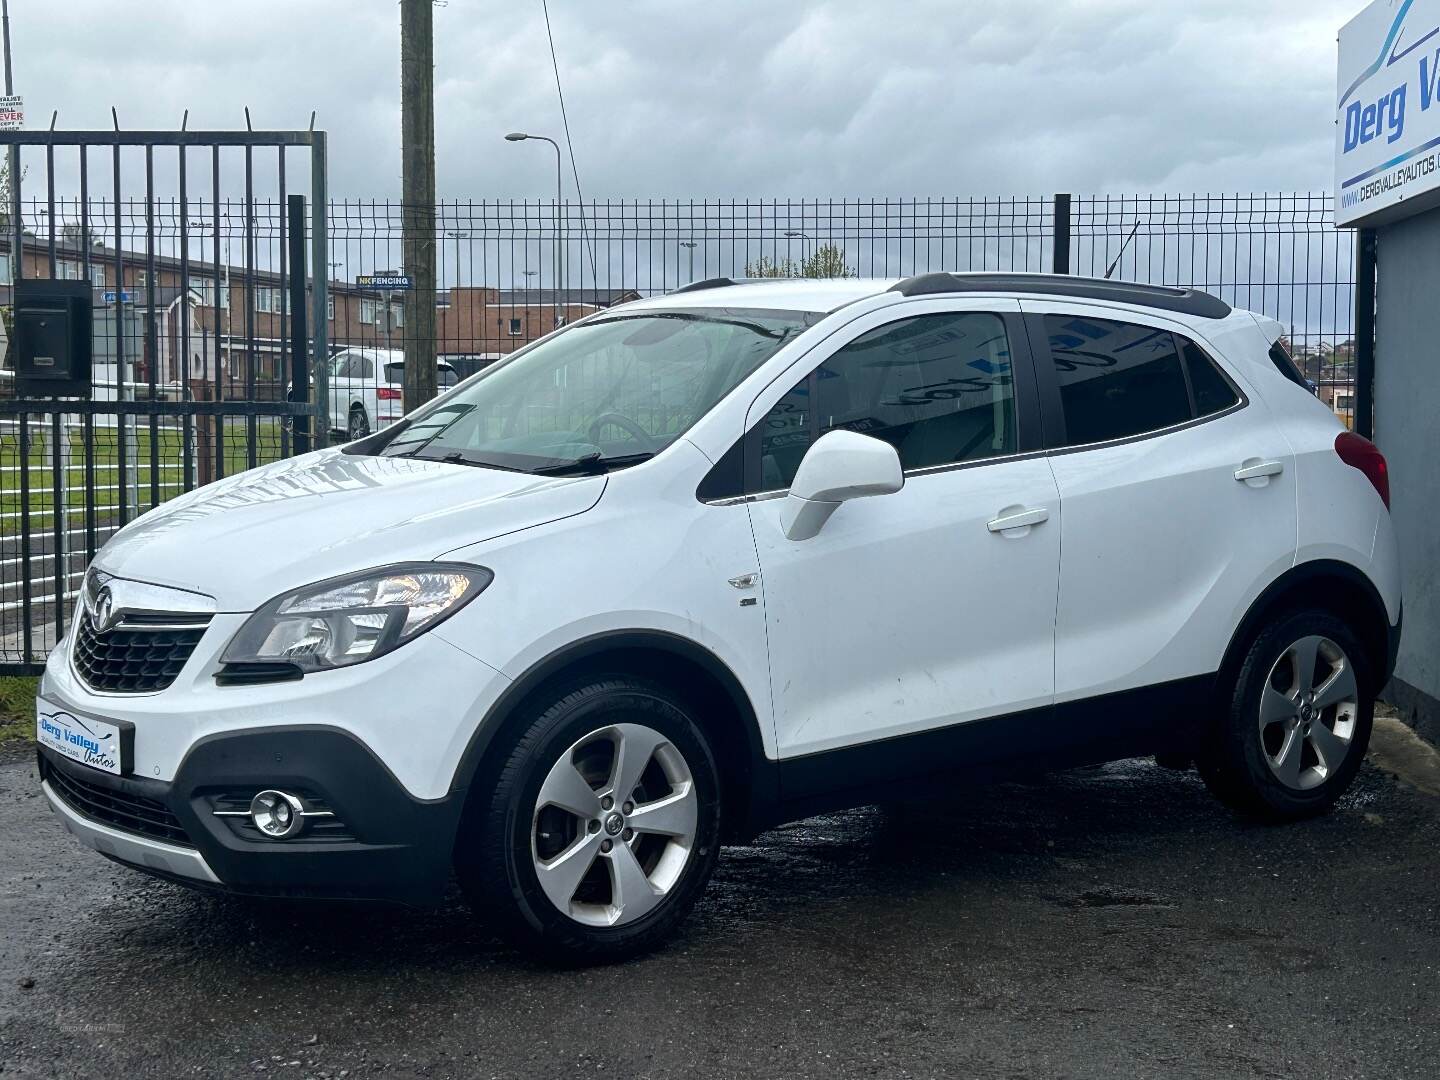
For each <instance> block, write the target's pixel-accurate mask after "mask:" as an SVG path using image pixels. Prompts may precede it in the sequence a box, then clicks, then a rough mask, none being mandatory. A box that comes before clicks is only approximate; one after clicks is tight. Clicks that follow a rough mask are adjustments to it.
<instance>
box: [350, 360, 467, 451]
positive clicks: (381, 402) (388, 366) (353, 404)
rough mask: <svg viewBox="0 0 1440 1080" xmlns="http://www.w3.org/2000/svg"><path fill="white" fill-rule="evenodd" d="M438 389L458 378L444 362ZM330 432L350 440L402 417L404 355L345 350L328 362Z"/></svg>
mask: <svg viewBox="0 0 1440 1080" xmlns="http://www.w3.org/2000/svg"><path fill="white" fill-rule="evenodd" d="M437 368H438V370H437V373H436V380H437V385H438V386H439V387H440V389H441V390H442V391H443V390H449V389H450V388H451V387H452V386H454V385H455V384H456V383H458V382H459V381H460V376H459V375H458V374H456V371H455V369H454V368H453V367H451V366H450V365H449V364H447V363H445V361H443V360H442V361H440V362H439V364H438V365H437ZM328 384H329V396H330V406H329V407H330V430H331V431H343V432H345V433H346V434H347V435H348V436H349V437H350V438H352V439H359V438H363V437H364V436H366V435H369V434H370V433H371V432H372V431H378V430H379V429H380V428H384V427H389V426H390V425H391V424H393V423H394V422H395V421H397V420H399V419H400V417H401V416H403V415H404V413H405V406H404V400H405V393H404V391H405V354H404V352H402V351H401V350H399V349H344V350H342V351H340V352H338V353H336V354H335V355H334V356H332V357H331V358H330V372H329V378H328Z"/></svg>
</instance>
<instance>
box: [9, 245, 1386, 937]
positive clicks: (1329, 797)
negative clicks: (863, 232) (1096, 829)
mask: <svg viewBox="0 0 1440 1080" xmlns="http://www.w3.org/2000/svg"><path fill="white" fill-rule="evenodd" d="M1280 332H1281V327H1280V326H1279V324H1278V323H1275V322H1274V321H1272V320H1270V319H1267V318H1264V317H1261V316H1258V315H1254V314H1251V313H1248V312H1244V311H1237V310H1232V309H1231V308H1230V307H1229V306H1228V305H1227V304H1225V303H1222V302H1221V301H1219V300H1217V299H1215V298H1214V297H1212V296H1209V295H1206V294H1204V293H1200V292H1194V291H1190V290H1183V289H1170V288H1158V287H1151V286H1142V285H1129V284H1123V283H1117V282H1113V281H1092V280H1084V279H1071V278H1054V277H1049V276H1043V275H1036V276H1026V275H951V274H928V275H923V276H921V277H916V278H910V279H907V280H904V281H899V282H890V281H880V282H876V281H858V280H845V281H826V282H813V281H812V282H802V281H771V282H763V283H758V282H757V283H738V284H737V283H731V282H728V281H724V280H719V281H713V282H708V283H704V284H702V285H699V286H689V287H687V288H685V289H682V290H680V291H678V292H676V293H673V294H671V295H668V296H664V297H659V298H654V299H648V300H643V301H639V302H636V303H631V304H628V305H626V306H624V307H619V308H614V309H609V310H606V311H602V312H599V313H597V314H595V315H592V316H590V317H588V318H586V319H584V320H582V321H580V322H578V323H576V324H574V325H572V326H569V327H566V328H564V329H563V330H561V331H559V332H557V333H555V334H553V335H550V336H549V337H547V338H544V339H542V340H540V341H538V342H535V343H533V344H531V345H529V346H527V347H526V348H524V349H522V350H520V351H518V352H516V353H515V354H514V355H513V356H511V357H510V358H509V359H507V360H505V361H502V362H500V363H498V364H496V365H494V366H493V367H491V368H489V369H487V370H486V371H484V372H482V373H480V374H479V375H477V376H475V377H474V378H473V379H471V380H468V381H466V382H465V383H464V384H462V385H460V386H458V387H456V388H455V389H454V390H452V391H451V392H450V393H448V394H445V395H443V396H441V397H440V398H438V399H437V400H435V401H433V402H432V403H430V404H428V405H426V406H424V407H423V408H421V409H418V410H416V411H415V412H414V413H413V414H411V415H409V416H407V417H405V418H404V419H403V420H402V421H401V422H399V423H396V424H393V425H392V426H390V427H388V428H386V429H384V430H383V431H379V432H376V433H374V434H372V435H370V436H368V437H366V438H363V439H361V440H359V441H357V442H355V443H352V444H350V445H348V446H344V447H340V448H332V449H327V450H321V451H317V452H314V453H311V454H307V455H305V456H302V457H298V458H294V459H291V460H287V461H280V462H276V463H275V464H272V465H268V466H265V467H262V468H260V469H256V470H252V471H251V472H248V473H245V474H243V475H240V476H236V477H233V478H230V479H227V480H224V481H222V482H220V483H217V484H214V485H212V486H210V487H207V488H204V489H201V490H197V491H194V492H191V493H189V494H188V495H185V496H183V497H181V498H179V499H176V500H174V501H173V502H170V503H167V504H165V505H164V506H161V507H159V508H158V509H156V510H154V511H152V512H150V513H148V514H146V515H145V516H143V517H141V518H140V519H138V520H137V521H134V522H132V523H131V524H130V525H128V526H127V527H126V528H125V529H123V530H122V531H121V532H120V533H119V534H118V535H117V536H116V537H115V538H114V539H112V540H111V541H110V542H109V543H108V544H106V546H105V547H104V548H103V549H102V550H101V551H100V553H99V555H98V557H97V558H96V560H95V562H94V565H93V566H92V567H91V568H90V570H89V572H88V574H87V576H86V579H85V582H84V585H83V612H82V613H81V614H80V616H79V618H78V619H77V620H76V622H75V625H74V626H73V628H72V629H71V630H70V632H69V634H68V636H67V637H66V639H65V640H64V642H63V643H62V644H61V645H60V647H59V648H58V649H57V650H56V651H55V653H54V654H53V655H52V656H51V658H50V660H49V664H48V667H47V670H46V673H45V675H44V678H43V681H42V683H41V685H40V688H39V701H38V713H39V720H38V727H39V737H40V743H41V747H40V751H39V756H40V777H41V782H42V787H43V789H44V793H45V795H46V797H47V798H48V799H49V801H50V803H51V805H52V806H53V808H54V810H55V812H56V813H57V814H58V815H59V816H60V818H61V820H62V821H63V822H64V823H65V824H66V826H67V827H68V828H69V829H70V831H71V832H73V833H74V834H75V835H77V836H78V837H79V838H80V839H81V840H83V841H84V842H85V843H87V844H89V845H91V846H93V847H96V848H98V849H99V850H101V851H103V852H104V853H105V854H107V855H109V856H110V857H112V858H114V859H118V860H119V861H121V862H124V863H128V864H130V865H132V866H135V867H137V868H140V869H144V870H149V871H152V872H154V873H159V874H162V875H164V876H166V877H168V878H170V879H172V880H175V881H181V882H186V883H191V884H196V885H204V886H209V887H216V888H223V889H229V890H232V891H235V892H240V893H246V894H259V895H283V896H303V895H314V896H331V897H333V896H347V897H348V896H363V897H383V898H390V899H398V900H405V901H424V900H433V899H435V898H437V897H439V896H441V895H442V894H443V893H444V891H445V889H446V887H447V883H448V882H449V881H450V880H451V877H452V872H453V873H455V874H458V877H459V881H460V883H461V885H462V886H463V888H464V890H465V892H466V894H467V895H468V896H469V897H470V898H471V900H472V902H473V903H474V905H475V906H476V907H477V908H478V909H480V910H483V911H484V912H486V913H487V917H488V918H492V919H494V920H496V921H497V922H498V923H500V924H502V925H504V926H505V927H507V928H508V929H509V930H510V931H512V932H513V933H514V934H515V935H517V936H518V937H519V938H520V939H521V940H522V941H524V942H526V943H528V944H529V945H531V946H533V947H535V948H537V949H539V950H542V951H544V952H547V953H550V954H558V955H561V956H564V957H567V958H582V959H614V958H618V957H624V956H628V955H632V954H634V953H636V952H638V951H640V950H643V949H645V948H647V947H649V946H651V945H653V944H655V943H656V942H658V941H659V940H661V939H663V938H665V937H666V936H667V935H669V934H670V933H671V932H672V931H673V930H674V929H675V927H676V925H677V923H679V921H680V920H681V919H682V918H683V917H684V915H685V913H686V912H687V911H688V910H689V909H690V907H691V905H692V904H694V903H695V901H696V898H697V897H698V896H699V895H700V893H701V891H702V890H703V889H704V887H705V884H706V881H707V880H708V879H709V877H710V873H711V870H712V868H713V867H714V865H715V861H716V859H717V857H718V856H719V851H720V845H721V844H723V843H726V842H729V841H735V840H740V839H743V838H747V837H751V836H754V835H755V834H756V833H757V832H758V831H760V830H763V829H765V828H767V827H771V826H774V825H775V824H777V823H780V822H785V821H788V820H793V819H797V818H801V817H804V816H808V815H812V814H815V813H817V812H820V811H828V810H833V809H836V808H843V807H849V806H855V805H860V804H864V803H867V802H871V801H875V800H877V799H881V798H892V797H896V796H911V795H919V794H930V793H935V792H944V791H946V790H952V789H954V788H955V787H956V786H961V785H970V784H972V783H974V782H976V781H977V780H979V779H984V778H990V777H994V776H997V775H1006V774H1008V773H1010V772H1012V771H1013V770H1024V771H1026V772H1031V771H1033V770H1036V769H1042V768H1054V767H1068V766H1079V765H1086V764H1092V763H1098V762H1105V761H1109V760H1113V759H1118V758H1124V757H1130V756H1134V755H1144V754H1155V755H1158V756H1159V757H1160V759H1161V760H1162V761H1163V762H1165V763H1167V764H1172V765H1183V764H1185V763H1188V762H1192V761H1193V762H1194V763H1195V764H1196V765H1197V766H1198V769H1199V772H1200V774H1201V776H1203V778H1204V780H1205V782H1206V783H1207V784H1208V785H1209V786H1210V788H1211V789H1212V790H1213V791H1214V792H1215V794H1217V795H1218V796H1219V797H1220V798H1221V799H1223V800H1224V801H1225V802H1226V803H1228V804H1229V805H1231V806H1233V807H1236V808H1238V809H1240V810H1243V811H1246V812H1249V813H1252V814H1255V815H1258V816H1261V817H1264V818H1267V819H1271V820H1289V819H1295V818H1300V817H1304V816H1306V815H1311V814H1315V813H1318V812H1320V811H1322V810H1324V809H1325V808H1327V807H1328V806H1330V804H1331V803H1333V802H1334V801H1335V799H1336V798H1337V797H1338V796H1339V795H1340V793H1341V792H1343V791H1344V790H1345V788H1346V787H1347V786H1348V785H1349V784H1350V782H1351V780H1352V778H1353V777H1354V776H1355V772H1356V770H1357V768H1358V767H1359V765H1360V761H1361V758H1362V756H1363V754H1364V751H1365V747H1366V742H1367V740H1368V738H1369V736H1370V728H1371V717H1372V708H1373V702H1374V698H1375V694H1376V692H1377V690H1378V688H1379V687H1380V686H1381V685H1382V684H1383V683H1384V682H1385V680H1386V678H1387V676H1388V673H1389V672H1390V670H1391V668H1392V665H1393V661H1394V654H1395V648H1396V643H1397V641H1398V635H1399V627H1400V621H1401V597H1400V585H1399V576H1398V571H1397V563H1396V551H1395V538H1394V535H1393V532H1392V528H1391V523H1390V516H1389V512H1388V509H1387V504H1388V498H1389V492H1388V483H1387V478H1386V469H1385V462H1384V459H1383V458H1382V457H1381V455H1380V454H1379V452H1378V451H1376V449H1375V448H1374V446H1372V445H1371V444H1370V443H1369V442H1367V441H1366V440H1364V439H1362V438H1360V437H1359V436H1357V435H1354V434H1352V433H1350V432H1347V431H1345V430H1344V428H1343V427H1342V426H1341V424H1340V422H1339V421H1338V420H1337V419H1336V418H1335V415H1334V414H1333V413H1332V412H1331V411H1330V410H1329V409H1328V408H1326V407H1325V406H1324V404H1322V403H1321V402H1319V401H1317V400H1316V398H1315V397H1314V396H1313V395H1312V394H1310V393H1309V392H1308V391H1307V390H1306V389H1305V387H1304V386H1303V385H1299V384H1297V383H1296V382H1295V381H1294V372H1293V365H1292V366H1291V370H1289V371H1287V370H1286V365H1287V364H1288V360H1286V358H1284V354H1283V350H1281V351H1279V352H1278V353H1277V354H1275V355H1272V347H1273V346H1274V345H1275V343H1276V342H1277V341H1278V339H1279V337H1280ZM1302 382H1303V380H1302Z"/></svg>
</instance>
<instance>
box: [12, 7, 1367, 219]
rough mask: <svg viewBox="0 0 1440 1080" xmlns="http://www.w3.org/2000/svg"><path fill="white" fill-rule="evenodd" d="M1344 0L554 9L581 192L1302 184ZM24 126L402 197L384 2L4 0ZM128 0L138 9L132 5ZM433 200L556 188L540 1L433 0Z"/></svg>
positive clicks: (1321, 174) (395, 73)
mask: <svg viewBox="0 0 1440 1080" xmlns="http://www.w3.org/2000/svg"><path fill="white" fill-rule="evenodd" d="M1360 6H1361V4H1360V2H1359V0H1342V2H1332V0H1184V2H1181V0H1149V2H1145V3H1142V2H1138V0H995V2H991V3H979V2H974V0H908V2H906V3H898V2H894V0H891V2H888V3H887V2H884V0H880V2H876V0H868V2H861V0H631V2H617V0H611V2H609V3H597V2H595V0H550V9H551V18H552V20H553V24H554V31H555V39H556V45H557V48H558V50H559V56H560V64H561V75H562V78H563V80H564V84H565V92H566V97H567V102H568V105H569V109H570V122H571V129H572V132H573V135H574V139H575V150H576V154H577V156H578V158H579V165H580V173H581V179H582V181H583V183H584V184H585V188H586V191H585V194H586V195H587V197H588V196H617V197H641V198H644V197H650V196H653V197H655V198H660V197H669V198H674V197H676V196H683V197H691V196H693V197H701V196H732V195H765V196H773V195H779V196H805V197H815V196H832V195H833V196H841V195H848V196H857V195H864V196H871V195H876V196H878V195H955V194H960V195H985V194H997V193H1005V194H1009V193H1027V194H1029V193H1035V194H1042V193H1047V192H1051V191H1056V190H1069V191H1075V192H1096V193H1121V192H1124V193H1130V192H1162V191H1196V190H1198V191H1207V190H1208V191H1252V190H1270V191H1276V190H1296V189H1299V190H1307V189H1308V190H1323V189H1326V188H1328V186H1329V185H1330V183H1331V182H1332V181H1331V176H1330V171H1331V165H1330V161H1331V149H1330V148H1331V140H1332V137H1333V134H1332V116H1333V95H1334V89H1333V88H1334V83H1335V72H1334V65H1335V33H1336V30H1337V29H1338V27H1339V26H1340V25H1341V24H1342V23H1343V22H1345V21H1346V20H1347V19H1349V18H1350V17H1351V16H1352V15H1353V14H1354V13H1355V11H1356V10H1358V8H1359V7H1360ZM10 11H11V24H12V35H13V41H14V57H15V81H16V89H17V91H19V92H20V93H22V94H23V95H24V96H25V99H26V110H27V114H28V116H29V120H30V126H35V127H38V126H43V125H45V124H48V122H49V117H50V112H51V110H52V109H58V110H59V126H61V127H67V128H81V127H108V126H109V123H110V116H109V110H110V106H111V105H114V106H116V107H117V108H118V110H119V113H120V119H121V122H122V124H124V125H125V126H126V127H128V128H145V127H172V126H176V125H178V123H179V121H180V116H181V112H182V110H184V109H185V108H187V107H188V108H189V110H190V127H191V128H192V129H194V128H200V127H240V126H242V125H243V113H242V109H243V107H244V106H246V105H248V106H249V107H250V109H251V113H252V116H253V118H254V122H255V126H256V127H274V128H288V127H304V126H306V125H307V124H308V123H309V120H310V113H311V110H312V109H313V110H315V111H316V112H317V114H318V120H317V124H318V126H321V127H324V128H326V129H327V130H328V131H329V132H330V137H331V142H330V147H331V151H330V168H331V178H332V179H331V190H332V192H333V193H334V194H336V195H348V196H367V197H368V196H374V197H377V198H379V197H386V196H393V195H395V194H397V193H398V190H399V175H400V164H399V162H400V155H399V148H398V144H399V129H400V124H399V107H398V95H399V90H398V87H399V29H398V22H399V9H398V5H397V4H396V3H395V2H393V0H247V2H245V3H243V4H235V3H224V2H221V0H145V3H144V4H143V5H142V4H133V3H130V4H126V3H121V4H117V3H114V2H113V0H104V2H101V0H65V2H63V3H57V2H55V0H44V2H42V0H10ZM142 12H143V13H142ZM435 32H436V34H435V36H436V50H435V52H436V100H435V112H436V132H437V153H438V171H439V192H440V194H441V195H442V196H443V197H446V198H452V197H461V198H465V197H474V198H477V199H478V198H481V197H489V196H497V195H498V196H512V195H513V196H534V195H540V194H544V193H547V192H549V191H551V190H553V188H552V187H551V185H552V184H553V175H554V174H553V157H551V156H550V150H549V148H548V147H546V146H544V145H543V144H534V143H532V144H528V145H526V144H520V145H512V144H509V143H506V142H504V141H502V139H501V136H502V135H503V133H504V132H506V131H510V130H513V129H516V128H524V129H529V130H532V131H536V132H541V133H544V134H550V135H554V136H556V137H559V136H560V135H561V129H560V113H559V108H558V105H557V103H556V98H555V86H554V82H553V76H552V73H551V69H550V57H549V52H548V48H547V45H546V40H545V28H544V23H543V21H542V18H541V13H540V0H448V3H446V4H445V5H444V6H437V7H436V8H435Z"/></svg>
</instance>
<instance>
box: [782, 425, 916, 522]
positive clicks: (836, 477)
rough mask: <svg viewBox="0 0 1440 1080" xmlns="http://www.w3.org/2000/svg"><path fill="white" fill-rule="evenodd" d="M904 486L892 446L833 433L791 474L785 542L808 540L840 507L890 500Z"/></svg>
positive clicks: (864, 437)
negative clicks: (882, 498)
mask: <svg viewBox="0 0 1440 1080" xmlns="http://www.w3.org/2000/svg"><path fill="white" fill-rule="evenodd" d="M904 486H905V473H904V471H903V470H902V469H901V468H900V455H899V454H897V453H896V452H895V448H894V447H893V446H891V445H890V444H889V443H886V442H881V441H880V440H879V439H872V438H871V437H870V436H869V435H860V434H858V433H856V432H854V431H832V432H830V433H828V434H826V435H822V436H820V438H818V439H816V440H815V445H814V446H812V447H810V449H809V451H807V452H806V454H805V457H804V459H803V460H802V461H801V462H800V468H799V469H797V470H796V471H795V481H794V483H792V484H791V485H790V494H789V495H788V496H787V497H786V499H785V506H784V507H783V508H782V509H781V511H780V525H781V527H782V528H783V529H784V530H785V536H786V537H787V538H788V539H790V540H809V539H810V538H811V537H812V536H814V535H815V534H816V533H818V532H819V531H820V530H821V528H823V527H824V525H825V522H827V521H829V520H830V515H831V514H833V513H835V511H836V510H839V509H840V504H841V503H843V502H847V501H848V500H850V499H863V498H865V497H866V496H868V495H890V494H892V493H894V492H896V491H899V490H900V489H901V488H902V487H904Z"/></svg>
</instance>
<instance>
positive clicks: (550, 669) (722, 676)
mask: <svg viewBox="0 0 1440 1080" xmlns="http://www.w3.org/2000/svg"><path fill="white" fill-rule="evenodd" d="M623 652H629V653H651V654H656V653H660V654H669V655H671V656H674V657H676V658H678V659H682V660H685V661H688V662H690V663H692V664H694V665H696V666H697V667H699V668H701V669H702V670H703V671H705V673H706V674H707V675H709V676H710V677H711V678H712V679H714V681H715V682H716V683H717V684H718V685H719V686H720V687H721V688H722V689H723V690H724V691H725V694H726V698H727V700H728V702H729V704H730V706H731V707H732V709H733V710H734V713H735V715H736V718H737V720H738V722H739V726H740V727H741V728H742V729H743V730H744V732H745V744H746V745H745V748H744V749H745V753H744V758H745V761H746V764H747V765H748V769H749V776H748V783H747V787H748V789H749V802H750V806H749V807H742V808H740V809H741V811H742V816H743V817H744V819H745V820H746V821H747V822H748V821H758V820H760V819H761V818H763V817H764V816H765V813H766V812H767V810H768V808H770V807H772V806H773V805H774V804H775V803H776V802H777V801H778V796H779V781H778V770H777V768H776V765H775V763H774V762H773V761H771V760H770V759H769V758H768V757H766V755H765V743H764V739H763V736H762V733H761V730H760V719H759V714H758V713H757V712H756V710H755V706H754V703H753V702H752V701H751V699H750V695H749V694H748V693H747V692H746V690H745V687H744V685H743V684H742V683H741V682H740V680H739V678H738V677H737V676H736V675H735V673H734V671H732V670H731V668H730V666H729V665H728V664H726V663H725V662H724V661H723V660H721V659H720V658H719V657H718V656H716V655H715V654H714V653H713V652H711V651H710V650H709V649H707V648H706V647H705V646H703V645H700V644H697V643H696V642H694V641H692V640H690V639H689V638H686V637H682V636H680V635H679V634H674V633H670V632H669V631H665V630H653V629H652V630H641V629H633V630H607V631H603V632H601V633H597V634H592V635H590V636H588V637H583V638H579V639H577V640H575V641H572V642H570V643H568V644H566V645H564V646H561V647H560V648H559V649H556V650H555V651H554V652H552V653H550V654H548V655H547V656H545V657H544V658H542V659H540V660H538V661H536V662H535V663H533V664H531V665H530V666H529V667H528V668H527V669H526V670H525V671H524V672H523V673H522V674H521V675H520V676H519V677H517V678H516V679H515V680H514V681H513V682H511V684H510V685H509V686H507V687H506V688H505V690H504V692H503V693H502V694H501V695H500V696H499V697H498V698H497V699H496V700H495V701H494V702H493V703H492V704H491V706H490V707H489V709H487V710H486V712H485V715H484V716H483V717H482V718H481V720H480V722H479V724H477V725H476V727H475V730H474V732H473V733H472V734H471V736H470V741H469V742H468V743H467V744H466V747H465V750H464V751H463V753H462V754H461V755H460V760H459V762H458V764H457V765H456V768H455V774H454V776H453V778H452V779H451V783H450V790H451V792H461V791H465V790H468V789H469V787H470V786H471V784H472V783H473V782H474V780H475V777H476V775H477V774H478V773H479V771H480V768H481V766H482V764H483V763H484V762H485V760H486V756H487V752H488V750H489V748H490V745H491V743H493V742H494V741H495V738H496V736H497V735H499V734H500V733H501V732H502V731H504V730H505V729H506V726H507V724H508V723H509V721H510V718H511V717H512V716H514V715H515V712H516V710H517V709H519V708H520V707H521V706H522V705H523V704H524V703H525V701H526V700H527V699H528V698H530V697H531V695H533V694H534V693H535V692H536V691H537V690H539V689H540V688H541V687H543V686H544V685H545V684H546V683H547V682H549V681H550V680H552V679H554V678H555V677H556V676H559V675H561V674H562V673H563V672H564V671H566V670H567V669H569V668H572V667H574V666H576V665H578V664H581V663H583V662H585V661H587V660H592V659H595V658H597V657H600V656H604V655H606V654H609V653H623Z"/></svg>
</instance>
